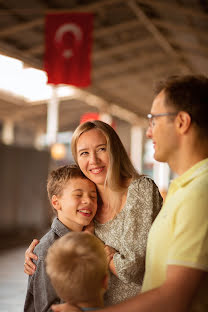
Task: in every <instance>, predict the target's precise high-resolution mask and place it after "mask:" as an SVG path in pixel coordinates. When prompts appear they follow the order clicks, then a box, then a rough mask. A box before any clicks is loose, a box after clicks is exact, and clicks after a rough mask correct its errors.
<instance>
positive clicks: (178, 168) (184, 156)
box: [169, 144, 208, 175]
mask: <svg viewBox="0 0 208 312" xmlns="http://www.w3.org/2000/svg"><path fill="white" fill-rule="evenodd" d="M197 145H198V144H197ZM197 145H196V147H195V148H193V149H187V150H185V151H184V152H183V151H182V152H181V153H180V154H178V155H177V159H176V158H175V159H172V161H170V162H169V166H170V168H171V169H172V170H173V171H174V172H175V173H177V174H178V175H182V174H183V173H184V172H186V171H187V170H189V169H190V168H191V167H193V166H194V165H196V164H197V163H198V162H200V161H202V160H203V159H206V158H208V147H207V148H203V147H202V146H197Z"/></svg>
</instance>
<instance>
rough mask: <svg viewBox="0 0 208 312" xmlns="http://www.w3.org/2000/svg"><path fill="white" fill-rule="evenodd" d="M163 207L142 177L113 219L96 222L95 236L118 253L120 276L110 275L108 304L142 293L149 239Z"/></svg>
mask: <svg viewBox="0 0 208 312" xmlns="http://www.w3.org/2000/svg"><path fill="white" fill-rule="evenodd" d="M161 206H162V197H161V195H160V193H159V190H158V188H157V186H156V184H155V183H154V182H153V180H151V179H150V178H148V177H145V176H141V177H140V178H138V179H136V180H134V181H133V182H132V183H131V184H130V186H129V188H128V193H127V199H126V204H125V206H124V207H123V209H122V210H121V211H120V212H119V213H118V214H117V215H116V217H115V218H114V219H113V220H110V221H108V222H106V223H105V224H101V223H98V222H97V221H95V235H96V236H97V237H99V238H100V239H101V240H102V241H103V242H104V243H105V244H106V245H109V246H111V247H113V248H114V249H116V250H117V252H116V253H115V255H114V257H113V260H114V265H115V268H116V272H117V275H118V277H116V276H115V275H113V274H110V282H109V288H108V290H107V292H106V294H105V305H112V304H116V303H119V302H121V301H123V300H125V299H127V298H130V297H132V296H135V295H137V294H138V293H139V292H140V290H141V286H142V282H143V277H144V271H145V255H146V246H147V237H148V233H149V230H150V227H151V225H152V223H153V221H154V219H155V218H156V216H157V214H158V212H159V211H160V208H161Z"/></svg>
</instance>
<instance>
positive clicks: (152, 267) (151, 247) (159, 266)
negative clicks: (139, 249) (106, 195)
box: [142, 158, 208, 312]
mask: <svg viewBox="0 0 208 312" xmlns="http://www.w3.org/2000/svg"><path fill="white" fill-rule="evenodd" d="M169 264H170V265H171V264H173V265H181V266H186V267H191V268H196V269H201V270H203V271H206V272H208V158H207V159H204V160H202V161H200V162H199V163H197V164H196V165H194V166H193V167H192V168H190V169H189V170H187V171H186V172H185V173H184V174H183V175H181V176H179V177H177V178H176V179H175V180H174V181H173V182H172V183H171V185H170V188H169V191H168V194H167V197H166V200H165V203H164V205H163V207H162V209H161V211H160V213H159V215H158V216H157V218H156V220H155V221H154V223H153V225H152V228H151V230H150V233H149V237H148V243H147V257H146V270H145V277H144V283H143V287H142V291H143V292H144V291H147V290H151V289H153V288H156V287H159V286H160V285H161V284H163V282H164V281H165V280H166V269H167V265H169ZM206 275H207V276H206V278H205V281H204V282H203V285H201V286H200V289H199V293H198V295H197V296H196V300H195V302H194V304H193V306H192V309H191V311H203V312H204V311H206V312H207V311H208V274H206ZM187 282H188V281H187Z"/></svg>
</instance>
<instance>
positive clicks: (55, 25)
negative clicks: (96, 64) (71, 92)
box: [44, 12, 93, 87]
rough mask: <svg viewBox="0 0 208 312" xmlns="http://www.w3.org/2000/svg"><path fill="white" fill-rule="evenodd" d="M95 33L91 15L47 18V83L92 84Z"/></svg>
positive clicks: (65, 15) (54, 15)
mask: <svg viewBox="0 0 208 312" xmlns="http://www.w3.org/2000/svg"><path fill="white" fill-rule="evenodd" d="M92 29H93V14H92V13H66V12H64V13H49V14H48V15H46V23H45V61H44V63H45V64H44V68H45V71H46V73H47V75H48V83H53V84H62V83H63V84H70V85H74V86H78V87H86V86H88V85H89V84H90V82H91V79H90V72H91V60H90V56H91V46H92Z"/></svg>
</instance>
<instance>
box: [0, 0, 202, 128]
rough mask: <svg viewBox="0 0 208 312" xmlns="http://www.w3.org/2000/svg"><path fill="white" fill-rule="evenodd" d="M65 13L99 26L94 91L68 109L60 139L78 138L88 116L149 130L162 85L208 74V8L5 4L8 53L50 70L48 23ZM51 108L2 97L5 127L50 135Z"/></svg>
mask: <svg viewBox="0 0 208 312" xmlns="http://www.w3.org/2000/svg"><path fill="white" fill-rule="evenodd" d="M63 9H66V10H72V11H84V12H85V11H86V12H87V11H89V12H93V13H94V16H95V18H94V33H93V53H92V64H93V66H92V84H91V86H90V87H88V88H85V89H82V90H80V96H79V97H78V98H76V99H73V98H72V99H64V100H63V101H61V105H60V114H59V129H60V131H67V130H74V128H75V127H76V126H77V125H78V123H79V120H80V116H81V115H82V114H83V113H84V112H86V111H101V112H106V113H110V114H112V115H113V116H114V117H117V118H119V119H121V120H124V121H127V122H129V123H131V124H137V125H141V126H145V122H146V121H145V116H146V114H147V113H148V112H149V110H150V106H151V102H152V97H153V92H152V89H153V83H154V81H155V80H158V79H160V78H164V77H166V76H169V75H174V74H180V73H194V74H195V73H196V74H207V73H208V57H207V54H208V36H207V34H208V1H207V0H171V1H167V0H97V1H95V0H83V1H81V0H30V1H26V0H18V1H16V0H7V1H3V0H0V53H4V54H6V55H8V56H12V57H16V58H18V59H20V60H22V61H23V62H24V63H25V66H33V67H36V68H39V69H42V66H43V55H44V16H45V14H46V13H47V11H48V10H56V11H59V10H63ZM1 74H3V73H1ZM91 94H92V95H95V96H97V97H99V99H100V100H99V101H94V100H93V97H92V96H91V97H90V95H91ZM46 104H47V103H39V104H37V105H29V104H28V103H26V102H24V101H19V100H18V101H17V100H16V99H15V98H13V97H10V96H8V95H7V94H6V95H5V93H4V94H3V93H0V120H1V121H2V122H3V121H5V120H8V119H10V120H12V121H14V123H15V124H16V125H18V126H19V127H23V128H25V129H27V128H28V127H30V129H31V128H32V129H34V130H35V131H45V130H46V117H47V105H46Z"/></svg>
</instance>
